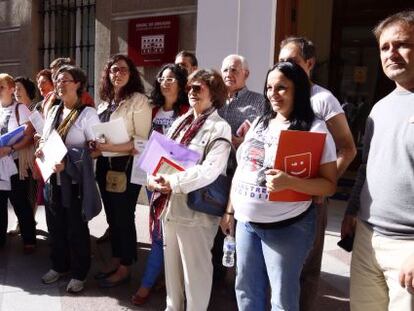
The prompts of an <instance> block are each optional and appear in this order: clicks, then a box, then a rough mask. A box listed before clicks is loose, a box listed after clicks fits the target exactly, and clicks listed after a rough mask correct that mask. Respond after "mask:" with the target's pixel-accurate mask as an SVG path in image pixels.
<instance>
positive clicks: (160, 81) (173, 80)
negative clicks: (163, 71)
mask: <svg viewBox="0 0 414 311" xmlns="http://www.w3.org/2000/svg"><path fill="white" fill-rule="evenodd" d="M157 81H158V83H160V84H161V83H163V82H165V83H167V84H171V83H174V82H175V81H177V79H176V78H164V77H158V78H157Z"/></svg>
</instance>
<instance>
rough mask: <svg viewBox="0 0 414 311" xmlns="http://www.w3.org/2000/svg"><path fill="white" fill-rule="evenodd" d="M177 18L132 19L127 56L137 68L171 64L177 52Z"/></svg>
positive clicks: (173, 16) (175, 16)
mask: <svg viewBox="0 0 414 311" xmlns="http://www.w3.org/2000/svg"><path fill="white" fill-rule="evenodd" d="M178 25H179V24H178V16H177V15H170V16H158V17H146V18H138V19H132V20H130V21H129V29H128V56H129V57H130V58H131V59H132V60H133V61H134V63H135V65H137V66H160V65H162V64H165V63H173V62H174V58H175V54H176V53H177V51H178Z"/></svg>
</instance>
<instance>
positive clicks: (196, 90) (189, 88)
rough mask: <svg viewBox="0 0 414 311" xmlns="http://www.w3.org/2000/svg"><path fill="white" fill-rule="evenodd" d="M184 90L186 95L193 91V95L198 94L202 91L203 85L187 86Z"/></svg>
mask: <svg viewBox="0 0 414 311" xmlns="http://www.w3.org/2000/svg"><path fill="white" fill-rule="evenodd" d="M185 89H186V91H187V93H190V91H193V93H200V92H201V90H202V89H203V85H202V84H189V85H187V87H186V88H185Z"/></svg>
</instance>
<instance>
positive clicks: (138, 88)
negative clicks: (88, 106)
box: [99, 54, 145, 101]
mask: <svg viewBox="0 0 414 311" xmlns="http://www.w3.org/2000/svg"><path fill="white" fill-rule="evenodd" d="M120 60H123V61H125V62H126V63H127V65H128V69H129V80H128V83H127V84H126V85H125V86H124V87H123V88H122V89H121V90H120V93H119V94H118V98H119V99H120V100H123V99H126V98H128V97H130V96H131V95H132V94H133V93H135V92H138V93H142V94H144V93H145V89H144V84H143V83H142V79H141V76H140V74H139V73H138V70H137V68H136V67H135V64H134V63H133V61H132V60H131V59H130V58H128V57H127V56H125V55H123V54H115V55H113V56H112V57H111V58H110V59H109V60H108V62H107V63H106V65H105V68H104V69H103V71H102V77H101V82H100V87H99V97H100V98H101V99H102V100H104V101H112V100H113V99H115V91H114V87H113V85H112V83H111V80H110V78H109V69H110V68H111V67H112V65H113V64H115V63H116V62H118V61H120Z"/></svg>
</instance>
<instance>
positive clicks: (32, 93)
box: [14, 76, 36, 101]
mask: <svg viewBox="0 0 414 311" xmlns="http://www.w3.org/2000/svg"><path fill="white" fill-rule="evenodd" d="M14 82H15V83H17V82H20V83H21V84H22V85H23V87H24V89H25V90H26V93H27V96H29V98H30V100H31V101H33V100H34V99H35V97H36V84H34V82H33V81H32V80H31V79H29V78H28V77H22V76H19V77H16V78H14Z"/></svg>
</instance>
